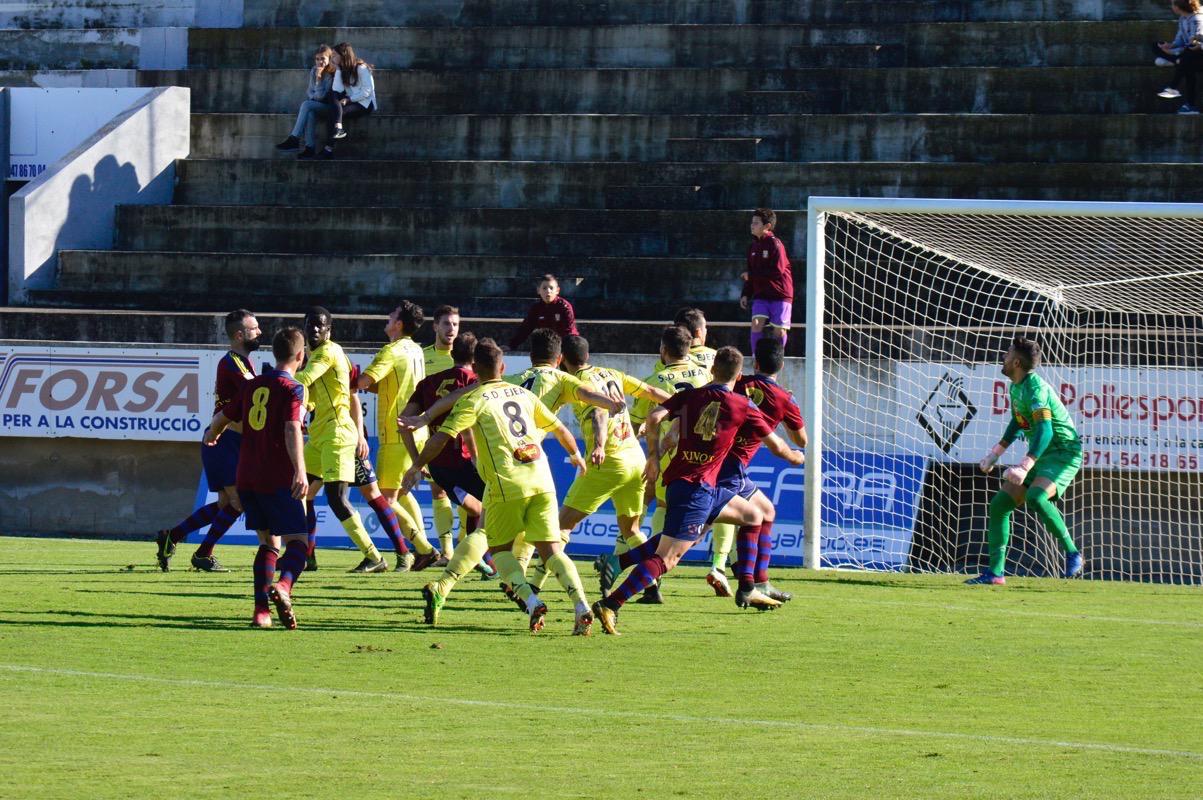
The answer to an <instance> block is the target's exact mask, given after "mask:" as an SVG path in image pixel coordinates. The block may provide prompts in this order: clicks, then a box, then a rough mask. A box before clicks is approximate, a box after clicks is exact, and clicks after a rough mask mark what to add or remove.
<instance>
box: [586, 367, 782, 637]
mask: <svg viewBox="0 0 1203 800" xmlns="http://www.w3.org/2000/svg"><path fill="white" fill-rule="evenodd" d="M742 365H743V355H742V354H741V353H740V352H739V350H737V349H735V348H734V347H723V348H721V349H720V350H719V351H718V352H717V353H715V355H714V365H713V366H712V367H711V372H712V374H713V376H714V382H713V383H709V384H707V385H705V386H701V387H698V388H696V389H683V390H682V391H680V392H677V393H676V394H675V395H673V396H672V397H670V398H669V399H667V400H665V401H664V402H663V403H661V404H660V405H659V406H657V407H656V408H655V409H654V410H653V411H652V412H651V414H649V415H648V417H647V426H646V430H647V431H648V434H647V444H648V453H647V462H648V465H647V473H646V474H647V477H648V480H649V482H654V481H655V480H656V479H657V478H658V477H659V476H658V475H657V472H658V469H659V464H660V453H659V434H658V431H659V428H660V423H661V422H663V421H664V420H665V419H668V418H672V419H674V420H676V421H677V429H678V433H677V451H676V454H675V455H674V456H673V459H672V461H671V462H669V465H668V467H667V468H666V469H665V470H664V486H665V492H664V494H665V499H666V500H667V503H666V506H667V509H666V512H665V515H664V530H663V531H661V532H660V533H659V534H658V535H656V536H653V537H652V538H651V539H649V540H648V541H647V542H645V543H644V544H642V545H640V546H639V547H636V548H634V549H632V550H630V551H628V552H626V553H623V554H622V555H621V556H613V555H611V556H607V557H606V558H605V559H604V561H603V562H600V564H599V571H601V572H602V580H603V582H604V584H609V583H612V582H613V577H614V576H615V575H617V574H618V572H620V571H621V570H622V569H623V568H625V567H627V566H634V567H635V569H634V570H632V572H631V574H630V575H629V576H628V577H627V579H626V580H625V581H624V582H623V583H622V585H621V586H619V587H618V588H617V589H615V590H614V591H612V592H610V593H609V594H608V595H607V596H606V597H605V598H603V599H602V600H599V601H598V602H596V603H594V604H593V615H594V618H596V619H597V620H598V621H599V622H601V625H602V629H603V630H605V632H606V633H609V634H617V633H618V631H617V629H616V627H615V621H616V619H617V616H616V614H617V611H618V609H620V608H622V606H623V604H624V603H625V602H626V601H627V600H629V599H630V598H631V597H633V596H635V595H636V594H638V593H639V592H642V591H643V590H644V589H646V588H647V587H648V586H650V585H651V584H652V583H653V582H654V581H656V580H658V579H659V578H660V577H661V576H663V575H664V574H665V573H666V572H668V571H669V570H671V569H672V568H673V567H675V566H676V565H677V562H678V561H680V559H681V556H683V555H685V553H687V552H688V551H689V549H690V548H691V547H693V545H694V544H696V543H697V541H698V539H700V538H701V537H702V535H703V534H704V533H705V531H706V528H707V527H708V526H709V525H710V524H711V523H713V522H730V523H734V524H736V525H739V526H749V527H750V526H756V527H759V526H760V524H761V523H762V522H763V521H764V518H763V514H762V512H761V510H760V508H758V507H757V506H756V505H754V504H753V503H751V502H749V501H748V500H745V499H744V498H742V497H740V496H739V495H737V494H735V493H734V492H732V491H730V490H727V489H723V488H720V487H718V486H717V485H716V483H717V478H718V473H719V469H720V468H721V467H722V465H723V460H724V459H725V458H726V457H727V454H728V453H729V452H730V451H731V448H732V447H733V446H734V445H735V438H736V435H737V434H738V433H740V432H741V430H742V431H743V432H744V433H745V435H748V436H753V437H756V438H757V439H763V440H764V441H765V443H766V444H768V446H769V449H770V450H772V451H773V453H775V454H777V455H779V456H781V457H782V458H789V457H790V456H789V454H790V452H791V451H790V448H789V447H788V446H787V445H786V444H785V442H783V441H782V440H781V439H780V438H778V437H777V436H776V435H775V434H774V433H773V429H772V427H771V426H770V425H769V423H768V420H767V419H765V417H764V415H762V414H761V413H760V412H759V411H758V410H757V408H756V406H755V405H754V404H753V403H752V401H751V400H749V399H748V398H747V396H746V395H742V394H736V393H735V392H734V391H733V388H734V386H735V382H736V380H737V379H738V378H739V373H740V368H741V367H742Z"/></svg>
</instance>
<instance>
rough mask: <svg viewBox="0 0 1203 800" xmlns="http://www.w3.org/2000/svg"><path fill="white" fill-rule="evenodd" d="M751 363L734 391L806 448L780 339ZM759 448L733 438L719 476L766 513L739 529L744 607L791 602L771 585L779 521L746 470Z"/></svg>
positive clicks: (738, 599)
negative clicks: (785, 381) (781, 380)
mask: <svg viewBox="0 0 1203 800" xmlns="http://www.w3.org/2000/svg"><path fill="white" fill-rule="evenodd" d="M752 364H753V366H754V368H755V374H753V375H745V376H742V377H740V379H739V380H738V381H736V382H735V391H736V392H738V393H739V394H745V395H747V396H748V398H749V399H751V401H752V402H753V403H755V404H756V407H757V408H758V409H760V413H761V414H763V415H764V416H765V418H766V419H768V421H769V425H770V426H772V427H773V429H774V430H776V428H777V426H778V425H780V424H781V423H783V422H784V423H785V430H786V432H787V433H788V434H789V438H790V439H791V440H792V441H793V443H794V444H795V445H797V446H798V447H801V448H805V447H806V425H805V424H804V423H803V421H802V412H801V411H800V410H799V409H798V404H797V402H795V400H794V396H793V394H792V393H791V392H790V391H789V390H787V389H784V388H782V386H781V385H780V384H778V383H777V380H776V378H777V375H778V373H780V372H781V368H782V366H784V364H785V346H784V345H783V344H782V342H781V340H780V339H761V340H760V341H759V342H757V343H756V354H755V356H754V357H753V359H752ZM759 449H760V440H759V439H757V438H755V437H754V436H745V435H744V433H743V431H740V433H739V434H737V435H736V437H735V445H734V446H733V447H732V448H731V452H730V453H729V454H728V455H727V458H726V460H725V461H724V462H723V466H722V468H721V469H720V470H719V473H718V485H719V486H720V487H725V488H727V489H730V490H731V491H733V492H735V493H736V494H738V495H739V496H740V497H743V498H745V499H747V500H750V501H751V502H753V503H754V504H756V505H758V506H759V507H760V508H761V510H762V511H763V512H764V521H763V522H762V523H761V524H760V525H759V526H751V525H749V526H745V527H742V528H740V529H739V533H738V537H737V538H736V553H737V555H738V561H737V562H736V566H735V577H736V578H737V579H738V580H739V589H738V590H737V591H736V593H735V604H736V605H738V606H739V607H740V608H747V607H748V606H755V607H763V606H764V603H763V602H762V601H761V598H760V595H763V596H765V597H768V598H769V599H770V600H775V601H777V602H780V603H784V602H788V601H789V600H790V599H791V596H790V595H789V593H788V592H782V591H778V590H777V589H775V588H773V585H772V584H771V583H769V561H770V559H771V558H772V553H773V520H774V519H775V518H776V509H774V508H773V504H772V502H771V501H770V500H769V498H768V497H767V496H766V495H765V494H764V492H762V491H760V489H759V488H758V487H757V486H756V484H754V483H752V481H751V480H750V479H749V478H748V473H747V466H748V464H749V462H751V460H752V456H754V455H756V451H757V450H759ZM791 452H792V453H795V454H797V455H796V457H795V458H796V460H791V463H793V464H795V465H798V464H801V463H802V458H801V453H800V452H799V451H797V450H793V451H791Z"/></svg>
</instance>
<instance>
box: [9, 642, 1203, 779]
mask: <svg viewBox="0 0 1203 800" xmlns="http://www.w3.org/2000/svg"><path fill="white" fill-rule="evenodd" d="M0 671H3V672H8V673H33V674H37V675H64V676H67V677H72V678H96V679H98V680H114V681H132V682H135V683H158V684H165V685H168V686H187V687H192V688H196V687H200V688H206V689H241V690H246V691H253V692H275V691H279V690H280V686H277V685H274V684H260V683H238V682H235V681H210V680H196V679H192V678H163V677H159V676H157V675H139V674H130V673H121V672H89V671H85V670H75V669H56V668H53V667H34V666H29V665H25V664H0ZM289 691H301V692H305V693H307V694H320V695H326V696H330V695H337V696H339V697H357V698H362V697H367V698H372V699H381V700H401V701H404V702H407V703H423V704H432V705H433V704H450V705H458V706H471V707H474V708H497V709H504V710H506V711H524V712H539V713H547V712H551V713H553V714H575V715H578V716H583V717H619V718H627V719H641V720H670V721H673V722H685V723H691V724H707V725H713V724H719V725H731V726H739V725H752V726H755V727H760V728H780V729H785V730H803V731H832V732H836V733H861V734H865V735H866V736H905V737H911V738H916V739H924V738H927V739H950V740H955V741H965V742H989V743H992V744H1011V745H1026V746H1031V747H1064V748H1069V749H1073V750H1095V751H1098V752H1103V753H1124V754H1130V755H1141V756H1165V757H1169V758H1186V759H1192V760H1203V752H1196V751H1194V750H1163V749H1159V748H1152V747H1131V746H1128V745H1122V744H1107V743H1105V742H1069V741H1061V740H1058V739H1037V738H1031V737H1024V736H991V735H988V734H977V733H956V732H953V731H924V730H918V729H914V728H882V727H875V726H871V725H840V724H838V723H830V722H796V721H792V720H776V719H739V718H735V717H715V716H694V715H690V714H653V713H648V712H642V711H618V710H611V709H605V708H568V707H555V706H548V705H545V704H543V703H507V702H503V701H500V700H465V699H462V698H452V697H443V698H438V699H432V698H430V697H428V696H419V695H412V694H404V693H402V692H371V691H361V690H348V689H332V688H319V687H316V686H309V687H299V686H293V687H290V688H289Z"/></svg>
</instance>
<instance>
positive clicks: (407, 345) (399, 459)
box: [359, 300, 439, 572]
mask: <svg viewBox="0 0 1203 800" xmlns="http://www.w3.org/2000/svg"><path fill="white" fill-rule="evenodd" d="M425 318H426V315H425V313H424V312H423V311H422V307H421V306H419V305H417V304H416V303H412V302H410V301H409V300H403V301H402V302H401V303H400V304H399V305H398V306H397V307H396V308H395V309H393V311H392V313H390V314H389V315H388V324H386V325H385V327H384V332H385V334H387V336H388V338H389V343H388V344H386V345H385V346H384V347H382V348H380V350H379V351H378V352H377V353H376V356H375V357H374V358H373V359H372V363H371V364H368V367H367V369H365V370H364V371H363V374H362V375H361V376H360V377H359V389H360V390H361V391H366V392H374V393H375V394H376V435H377V437H378V441H379V448H378V449H377V451H376V472H377V474H378V475H379V478H380V479H379V483H380V491H381V492H382V493H383V494H384V496H385V497H386V498H388V500H389V503H390V504H391V505H392V506H393V511H394V512H396V514H397V519H398V520H399V521H400V523H401V528H402V530H403V532H404V533H405V535H406V536H407V537H408V538H409V540H410V542H412V543H413V545H414V549H415V550H417V551H418V555H417V556H416V557H415V559H414V561H413V562H412V564H410V565H409V566H408V568H409V569H412V570H414V571H415V572H417V571H420V570H423V569H425V568H426V567H428V566H430V565H431V564H433V563H434V562H435V561H437V560H438V558H439V553H438V551H437V550H436V549H435V548H434V547H433V546H432V545H431V544H430V542H429V541H428V540H427V538H426V523H425V521H424V520H423V518H422V509H421V507H420V506H419V505H418V500H417V498H415V497H414V496H413V495H412V494H410V493H409V492H401V491H400V489H401V476H402V475H404V474H405V471H406V470H407V469H408V468H409V465H410V459H409V451H408V450H406V449H405V444H404V443H403V442H402V441H401V434H400V433H399V432H398V431H397V423H396V419H397V412H398V411H399V410H400V408H402V407H404V405H405V402H406V401H407V400H408V399H409V396H410V395H411V394H413V390H414V387H415V386H417V385H418V381H420V380H422V378H424V377H426V367H425V358H424V356H423V354H422V347H421V345H419V344H418V343H417V342H415V341H414V340H413V335H414V333H416V332H417V330H418V328H420V327H422V322H423V321H424V320H425ZM398 568H399V569H401V571H404V570H405V568H406V565H405V564H403V563H401V562H400V561H399V562H398Z"/></svg>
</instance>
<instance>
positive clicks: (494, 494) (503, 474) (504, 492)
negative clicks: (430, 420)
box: [439, 379, 560, 503]
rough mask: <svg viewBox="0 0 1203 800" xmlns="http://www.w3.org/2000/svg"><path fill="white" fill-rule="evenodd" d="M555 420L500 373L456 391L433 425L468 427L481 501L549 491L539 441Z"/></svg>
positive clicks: (447, 429) (450, 431)
mask: <svg viewBox="0 0 1203 800" xmlns="http://www.w3.org/2000/svg"><path fill="white" fill-rule="evenodd" d="M559 424H560V422H559V420H558V419H557V418H556V415H555V414H553V413H552V411H551V409H549V408H548V407H547V406H546V405H544V404H543V402H542V401H540V400H539V398H538V397H536V396H535V395H534V394H533V393H531V392H530V391H528V390H527V389H525V388H523V387H522V386H516V385H513V384H510V383H507V382H506V381H503V380H501V379H494V380H491V381H488V382H486V383H482V384H478V385H477V386H476V387H474V388H472V389H470V390H469V391H468V392H467V393H466V394H464V396H463V397H461V398H460V399H459V400H458V401H457V402H456V404H455V407H454V408H453V409H451V414H450V415H449V416H448V417H447V419H446V420H445V421H444V422H443V424H442V425H440V426H439V431H440V432H442V433H445V434H447V435H449V436H452V437H454V436H456V435H458V434H459V433H461V432H462V431H464V430H466V429H468V428H471V429H472V434H473V436H474V438H475V440H476V453H477V464H476V466H477V470H478V471H479V472H480V477H481V478H482V479H484V482H485V497H484V498H483V499H484V501H485V502H486V503H490V502H505V501H508V500H517V499H519V498H523V497H531V496H533V495H536V494H543V493H545V492H551V493H554V492H555V490H556V486H555V483H554V481H553V480H552V477H551V466H550V465H549V464H548V463H547V456H546V455H544V453H543V448H542V447H541V446H540V442H542V441H543V437H544V436H545V435H546V434H547V432H548V431H552V430H555V428H556V427H557V426H558V425H559Z"/></svg>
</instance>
